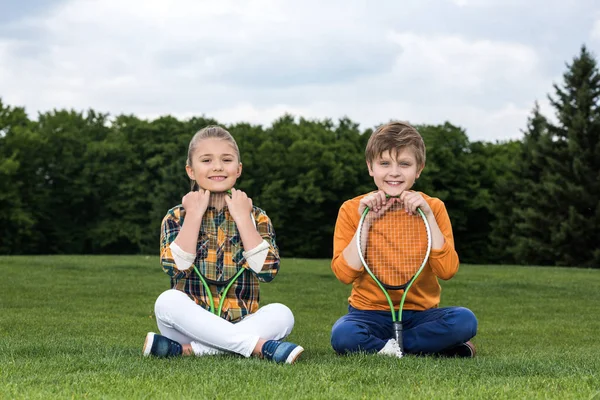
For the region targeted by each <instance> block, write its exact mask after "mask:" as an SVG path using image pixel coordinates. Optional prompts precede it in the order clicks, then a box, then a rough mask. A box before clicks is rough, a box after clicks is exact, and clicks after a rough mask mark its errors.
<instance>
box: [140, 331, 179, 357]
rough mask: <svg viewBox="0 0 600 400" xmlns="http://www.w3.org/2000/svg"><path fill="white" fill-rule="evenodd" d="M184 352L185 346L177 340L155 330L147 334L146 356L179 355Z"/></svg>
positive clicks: (144, 351) (145, 343) (144, 352)
mask: <svg viewBox="0 0 600 400" xmlns="http://www.w3.org/2000/svg"><path fill="white" fill-rule="evenodd" d="M182 353H183V347H182V346H181V344H179V343H177V342H176V341H174V340H171V339H169V338H168V337H166V336H162V335H159V334H156V333H154V332H149V333H148V334H147V335H146V341H145V342H144V349H143V354H144V356H146V357H147V356H150V355H152V356H155V357H172V356H179V355H181V354H182Z"/></svg>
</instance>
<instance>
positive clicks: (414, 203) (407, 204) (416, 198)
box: [400, 190, 433, 217]
mask: <svg viewBox="0 0 600 400" xmlns="http://www.w3.org/2000/svg"><path fill="white" fill-rule="evenodd" d="M400 201H401V202H402V204H403V206H404V210H406V212H407V213H408V214H409V215H414V214H416V213H417V208H420V209H421V211H423V213H424V214H425V216H426V217H431V216H433V211H432V210H431V207H429V203H427V201H425V199H424V198H423V196H422V195H421V194H420V193H418V192H409V191H407V190H405V191H404V192H402V194H401V195H400Z"/></svg>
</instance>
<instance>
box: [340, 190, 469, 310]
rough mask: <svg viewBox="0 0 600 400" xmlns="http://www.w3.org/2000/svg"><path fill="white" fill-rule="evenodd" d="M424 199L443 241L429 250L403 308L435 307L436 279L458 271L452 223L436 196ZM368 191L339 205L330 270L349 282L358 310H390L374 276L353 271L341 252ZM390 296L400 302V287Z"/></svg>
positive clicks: (362, 270) (436, 298)
mask: <svg viewBox="0 0 600 400" xmlns="http://www.w3.org/2000/svg"><path fill="white" fill-rule="evenodd" d="M421 194H422V195H423V198H424V199H425V201H427V203H428V204H429V207H431V209H432V210H433V214H434V215H435V219H436V221H437V223H438V226H439V227H440V230H441V231H442V234H443V235H444V238H445V242H444V245H443V246H442V248H441V249H431V254H430V255H429V260H428V261H427V264H426V265H425V268H424V269H423V271H422V272H421V275H419V277H418V278H417V280H416V281H415V283H414V284H413V285H412V286H411V288H410V290H409V292H408V295H407V296H406V300H405V302H404V309H405V310H427V309H429V308H435V307H437V306H438V305H439V304H440V294H441V291H442V288H441V287H440V285H439V283H438V280H437V278H440V279H444V280H447V279H450V278H452V277H453V276H454V274H455V273H456V272H457V271H458V264H459V262H458V254H457V253H456V250H454V237H453V236H452V225H451V224H450V218H449V217H448V212H447V211H446V207H445V206H444V203H443V202H442V201H441V200H440V199H437V198H435V197H429V196H427V195H426V194H423V193H421ZM366 195H367V194H363V195H361V196H358V197H355V198H353V199H351V200H348V201H346V202H344V204H342V207H341V208H340V211H339V214H338V218H337V222H336V224H335V233H334V237H333V260H332V262H331V269H332V270H333V273H334V274H335V276H336V277H337V278H338V279H339V280H340V281H341V282H342V283H345V284H350V283H352V293H351V294H350V297H349V298H348V302H349V303H350V305H351V306H352V307H354V308H357V309H359V310H389V309H390V306H389V304H388V302H387V300H386V298H385V295H384V294H383V293H382V292H381V289H380V288H379V286H377V284H376V283H375V281H373V278H371V277H370V276H369V274H368V273H367V272H366V271H365V269H364V267H361V269H360V270H355V269H353V268H352V267H350V266H349V265H348V263H347V262H346V260H345V259H344V256H343V255H342V252H343V251H344V249H345V248H346V247H347V246H348V244H349V243H350V241H352V238H353V237H354V234H355V233H356V229H357V228H358V222H359V220H360V215H359V214H358V204H359V202H360V200H361V199H362V198H363V197H365V196H366ZM390 297H391V298H392V301H393V302H394V304H395V305H396V307H397V305H399V304H400V299H401V298H402V290H393V291H391V292H390Z"/></svg>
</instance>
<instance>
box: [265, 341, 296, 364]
mask: <svg viewBox="0 0 600 400" xmlns="http://www.w3.org/2000/svg"><path fill="white" fill-rule="evenodd" d="M303 351H304V349H303V348H302V346H298V345H297V344H294V343H290V342H282V341H280V340H267V341H266V342H265V344H264V345H263V347H262V355H263V358H265V359H267V360H271V361H275V362H276V363H282V364H283V363H286V364H293V363H294V362H295V361H296V360H297V359H298V357H300V354H301V353H302V352H303Z"/></svg>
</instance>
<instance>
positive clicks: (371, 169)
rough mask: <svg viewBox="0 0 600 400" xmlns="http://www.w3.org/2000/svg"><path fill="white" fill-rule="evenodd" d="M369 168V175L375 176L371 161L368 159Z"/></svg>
mask: <svg viewBox="0 0 600 400" xmlns="http://www.w3.org/2000/svg"><path fill="white" fill-rule="evenodd" d="M367 168H368V169H369V176H373V168H371V163H370V162H368V161H367Z"/></svg>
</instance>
